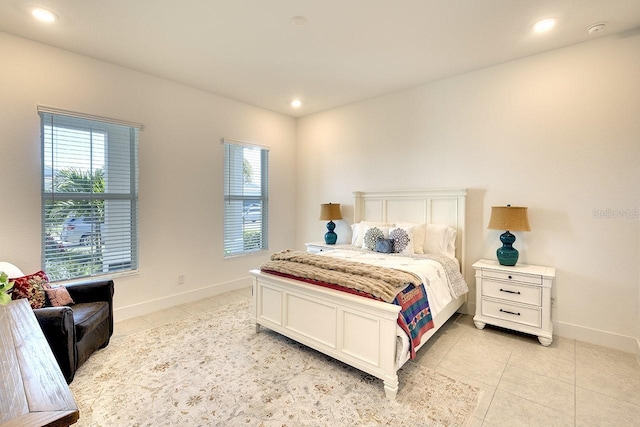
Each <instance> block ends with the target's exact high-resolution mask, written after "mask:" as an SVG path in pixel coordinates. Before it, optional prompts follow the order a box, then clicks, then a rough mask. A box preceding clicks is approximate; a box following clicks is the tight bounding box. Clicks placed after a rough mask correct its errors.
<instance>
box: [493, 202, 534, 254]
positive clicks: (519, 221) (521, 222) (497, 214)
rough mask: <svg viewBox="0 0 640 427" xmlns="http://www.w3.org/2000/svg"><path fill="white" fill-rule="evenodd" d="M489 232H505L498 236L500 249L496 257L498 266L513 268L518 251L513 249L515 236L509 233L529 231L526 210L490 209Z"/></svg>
mask: <svg viewBox="0 0 640 427" xmlns="http://www.w3.org/2000/svg"><path fill="white" fill-rule="evenodd" d="M487 228H489V229H491V230H507V231H505V232H504V233H502V234H501V235H500V241H501V242H502V247H500V248H498V250H497V251H496V255H497V257H498V262H499V263H500V265H508V266H513V265H516V263H517V262H518V256H519V254H518V250H517V249H516V248H514V247H513V242H515V241H516V236H514V235H513V234H511V233H510V232H509V231H531V227H529V218H527V208H525V207H518V206H511V205H507V206H493V207H491V219H490V220H489V226H488V227H487Z"/></svg>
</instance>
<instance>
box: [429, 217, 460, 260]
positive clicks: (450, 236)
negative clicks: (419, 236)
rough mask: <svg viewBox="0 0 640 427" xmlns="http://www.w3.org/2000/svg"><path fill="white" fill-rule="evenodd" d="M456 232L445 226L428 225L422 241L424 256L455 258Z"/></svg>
mask: <svg viewBox="0 0 640 427" xmlns="http://www.w3.org/2000/svg"><path fill="white" fill-rule="evenodd" d="M456 234H457V231H456V230H455V229H454V228H452V227H449V226H448V225H445V224H428V225H427V232H426V235H425V239H424V253H425V254H440V255H446V256H448V257H449V258H455V257H456Z"/></svg>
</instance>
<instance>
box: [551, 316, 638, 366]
mask: <svg viewBox="0 0 640 427" xmlns="http://www.w3.org/2000/svg"><path fill="white" fill-rule="evenodd" d="M553 334H554V335H558V336H561V337H565V338H571V339H575V340H578V341H584V342H588V343H591V344H596V345H602V346H605V347H610V348H615V349H617V350H621V351H624V352H626V353H633V354H635V355H636V358H638V359H640V341H638V339H637V338H635V337H630V336H626V335H621V334H616V333H613V332H607V331H601V330H599V329H592V328H587V327H585V326H580V325H574V324H572V323H564V322H557V321H554V322H553ZM639 362H640V360H639Z"/></svg>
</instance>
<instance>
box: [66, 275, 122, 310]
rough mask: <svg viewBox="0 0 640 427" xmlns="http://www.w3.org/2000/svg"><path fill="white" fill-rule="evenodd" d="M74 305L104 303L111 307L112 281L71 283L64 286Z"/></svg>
mask: <svg viewBox="0 0 640 427" xmlns="http://www.w3.org/2000/svg"><path fill="white" fill-rule="evenodd" d="M65 287H66V288H67V290H68V291H69V295H71V298H73V301H74V302H76V303H81V302H96V301H106V302H108V303H109V306H112V305H113V292H114V284H113V280H98V281H93V282H85V283H72V284H69V285H66V286H65Z"/></svg>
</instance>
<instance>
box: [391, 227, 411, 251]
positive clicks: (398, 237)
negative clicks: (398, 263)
mask: <svg viewBox="0 0 640 427" xmlns="http://www.w3.org/2000/svg"><path fill="white" fill-rule="evenodd" d="M389 238H391V239H393V251H394V252H395V253H407V249H408V247H409V243H411V238H410V237H409V233H407V230H405V229H404V228H394V229H392V230H391V231H390V232H389Z"/></svg>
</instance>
